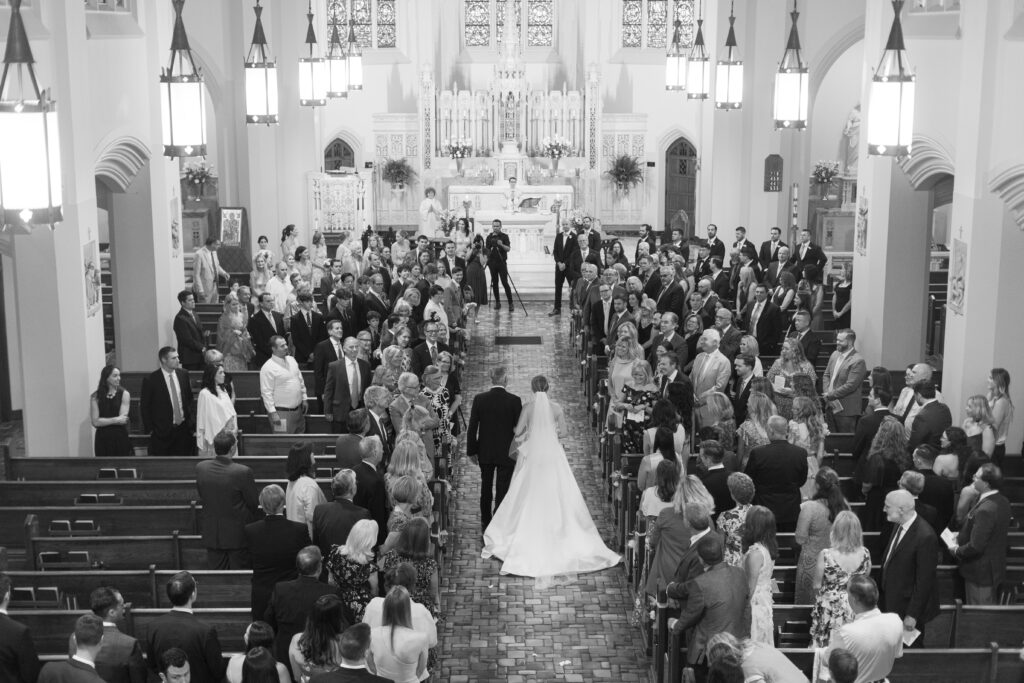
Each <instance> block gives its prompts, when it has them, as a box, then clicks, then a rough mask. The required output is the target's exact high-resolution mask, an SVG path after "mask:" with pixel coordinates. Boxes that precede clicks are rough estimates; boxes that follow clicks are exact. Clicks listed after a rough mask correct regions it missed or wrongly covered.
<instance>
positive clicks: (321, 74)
mask: <svg viewBox="0 0 1024 683" xmlns="http://www.w3.org/2000/svg"><path fill="white" fill-rule="evenodd" d="M306 19H307V20H308V21H309V27H308V28H307V29H306V45H308V46H309V56H307V57H299V105H301V106H303V107H323V106H326V105H327V62H326V60H325V59H324V58H323V57H321V56H320V47H319V45H317V42H316V31H314V30H313V0H310V1H309V3H308V6H307V10H306Z"/></svg>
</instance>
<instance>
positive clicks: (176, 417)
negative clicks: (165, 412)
mask: <svg viewBox="0 0 1024 683" xmlns="http://www.w3.org/2000/svg"><path fill="white" fill-rule="evenodd" d="M168 384H169V386H168V389H169V390H170V392H171V411H172V418H171V419H172V420H173V421H174V424H175V426H177V425H180V424H181V423H182V422H184V421H185V418H184V416H182V414H181V398H180V397H179V396H178V377H177V376H176V375H175V374H174V373H172V374H171V377H170V381H169V382H168Z"/></svg>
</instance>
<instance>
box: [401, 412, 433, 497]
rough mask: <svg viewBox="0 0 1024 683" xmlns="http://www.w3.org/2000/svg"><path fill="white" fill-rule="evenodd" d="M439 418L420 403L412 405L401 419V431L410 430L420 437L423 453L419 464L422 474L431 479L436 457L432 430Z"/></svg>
mask: <svg viewBox="0 0 1024 683" xmlns="http://www.w3.org/2000/svg"><path fill="white" fill-rule="evenodd" d="M438 424H439V420H438V419H437V417H436V416H435V415H434V414H433V412H432V411H431V410H430V409H429V408H426V407H424V406H422V405H414V406H412V407H411V408H409V410H408V412H406V413H405V417H404V419H403V427H402V431H403V432H411V433H413V434H416V435H417V436H419V437H420V440H421V441H422V442H423V454H422V455H421V457H420V465H421V468H422V469H423V474H424V476H426V477H427V479H432V478H433V476H434V462H435V458H437V457H438V454H437V452H436V451H435V450H434V430H435V429H436V428H437V426H438Z"/></svg>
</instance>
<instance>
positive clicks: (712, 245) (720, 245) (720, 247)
mask: <svg viewBox="0 0 1024 683" xmlns="http://www.w3.org/2000/svg"><path fill="white" fill-rule="evenodd" d="M706 244H707V245H708V256H711V257H714V256H717V257H718V258H720V259H722V263H725V242H723V241H722V240H720V239H718V235H715V236H714V237H709V238H708V239H707V240H706Z"/></svg>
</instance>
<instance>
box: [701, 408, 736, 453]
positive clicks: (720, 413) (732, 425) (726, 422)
mask: <svg viewBox="0 0 1024 683" xmlns="http://www.w3.org/2000/svg"><path fill="white" fill-rule="evenodd" d="M707 407H708V411H707V412H708V416H709V417H708V424H706V425H705V428H707V427H710V428H712V429H714V430H715V433H716V434H717V436H715V437H714V438H716V439H717V440H718V441H720V442H721V443H722V448H724V449H725V450H726V451H727V452H728V453H729V454H730V455H729V457H728V459H727V462H729V463H731V464H730V466H729V467H730V471H734V470H735V469H736V460H735V454H736V417H735V415H734V414H733V409H732V402H731V401H730V400H729V397H728V396H726V395H725V394H724V393H722V392H720V391H716V392H714V393H712V394H710V395H709V396H708V398H707ZM698 434H699V433H698Z"/></svg>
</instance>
